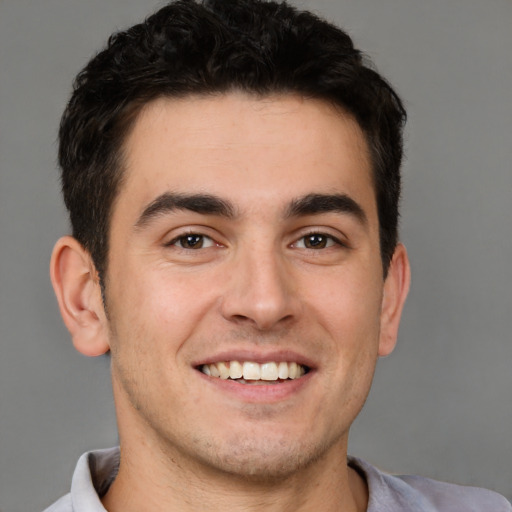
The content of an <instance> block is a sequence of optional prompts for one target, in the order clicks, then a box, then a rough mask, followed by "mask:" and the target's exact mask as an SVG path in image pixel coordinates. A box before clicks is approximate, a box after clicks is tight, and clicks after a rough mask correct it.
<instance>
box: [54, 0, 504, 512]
mask: <svg viewBox="0 0 512 512" xmlns="http://www.w3.org/2000/svg"><path fill="white" fill-rule="evenodd" d="M404 120H405V111H404V109H403V106H402V104H401V101H400V99H399V98H398V96H397V95H396V93H395V92H394V91H393V90H392V88H391V87H390V86H389V85H388V84H387V82H386V81H385V80H384V79H383V78H382V77H381V76H380V75H378V74H377V73H376V72H375V71H374V70H372V69H371V68H370V67H369V66H368V65H366V64H365V62H364V61H363V59H362V58H361V55H360V53H359V52H358V51H357V50H356V49H354V47H353V45H352V41H351V40H350V38H349V37H348V36H347V35H346V34H345V33H344V32H342V31H341V30H339V29H337V28H335V27H333V26H332V25H329V24H327V23H326V22H324V21H322V20H320V19H318V18H316V17H315V16H313V15H311V14H309V13H306V12H298V11H296V10H294V9H293V8H291V7H290V6H288V5H286V4H276V3H265V2H263V3H262V2H258V1H244V0H239V1H234V0H233V1H232V0H229V1H226V0H217V1H209V2H205V3H204V4H199V3H196V2H194V1H182V2H176V3H172V4H169V5H168V6H166V7H164V8H162V9H161V10H160V11H159V12H157V13H156V14H155V15H153V16H152V17H150V18H149V19H148V20H147V21H146V22H144V23H142V24H140V25H136V26H134V27H132V28H131V29H129V30H127V31H125V32H122V33H119V34H117V35H115V36H113V37H112V38H111V39H110V41H109V44H108V46H107V48H106V49H105V50H104V51H102V52H101V53H100V54H98V55H97V56H96V57H95V58H94V59H93V60H92V61H91V62H90V63H89V64H88V65H87V67H86V68H85V69H84V70H83V71H82V72H81V73H80V75H79V76H78V78H77V80H76V83H75V89H74V92H73V96H72V98H71V100H70V102H69V104H68V107H67V109H66V112H65V113H64V116H63V120H62V123H61V129H60V150H59V160H60V165H61V167H62V184H63V192H64V199H65V202H66V206H67V208H68V210H69V212H70V217H71V222H72V227H73V237H70V236H68V237H64V238H62V239H61V240H59V241H58V242H57V244H56V246H55V249H54V252H53V255H52V262H51V276H52V282H53V284H54V288H55V291H56V294H57V298H58V301H59V306H60V309H61V312H62V316H63V319H64V322H65V323H66V325H67V327H68V329H69V330H70V332H71V335H72V338H73V342H74V344H75V347H76V348H77V349H78V350H79V351H80V352H82V353H84V354H87V355H100V354H104V353H106V352H110V354H111V371H112V382H113V391H114V398H115V403H116V412H117V418H118V426H119V437H120V448H119V449H112V450H106V451H100V452H91V453H89V454H85V455H84V456H83V457H82V458H81V459H80V461H79V462H78V465H77V469H76V471H75V474H74V477H73V483H72V489H71V493H70V494H69V495H67V496H65V497H63V498H62V499H61V500H59V501H58V502H57V503H55V504H54V505H53V506H52V507H50V508H49V509H48V510H49V511H53V512H55V511H71V510H73V511H80V512H82V511H101V510H108V511H110V512H116V511H120V510H123V511H125V512H128V511H132V510H133V511H141V510H152V511H159V510H166V511H198V510H213V511H215V510H226V509H229V510H251V511H259V510H265V511H286V510H294V511H326V512H329V511H344V512H355V511H365V510H368V511H370V512H376V511H386V510H389V511H402V510H403V511H411V510H418V511H448V510H450V511H455V510H457V511H458V510H460V511H462V510H465V511H466V510H478V511H490V510H492V511H505V510H511V507H510V505H509V504H508V503H507V502H506V500H505V499H504V498H502V497H500V496H499V495H496V494H495V493H492V492H491V491H486V490H482V489H475V488H463V487H460V486H455V485H450V484H443V483H439V482H433V481H431V480H428V479H423V478H418V477H393V476H390V475H385V474H383V473H381V472H379V471H378V470H377V469H376V468H374V467H372V466H370V465H369V464H367V463H365V462H363V461H361V460H358V459H353V458H347V443H348V433H349V429H350V426H351V424H352V422H353V421H354V419H355V418H356V416H357V414H358V413H359V411H360V410H361V408H362V406H363V404H364V401H365V399H366V396H367V394H368V392H369V389H370V385H371V380H372V377H373V373H374V369H375V364H376V360H377V358H378V357H379V356H385V355H387V354H389V353H390V352H391V351H392V350H393V348H394V345H395V342H396V337H397V331H398V325H399V321H400V315H401V311H402V306H403V303H404V301H405V298H406V295H407V291H408V286H409V263H408V259H407V254H406V251H405V248H404V246H403V245H402V244H401V243H399V242H398V235H397V219H398V200H399V195H400V164H401V158H402V128H403V123H404Z"/></svg>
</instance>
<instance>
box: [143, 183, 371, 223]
mask: <svg viewBox="0 0 512 512" xmlns="http://www.w3.org/2000/svg"><path fill="white" fill-rule="evenodd" d="M178 210H189V211H192V212H195V213H199V214H202V215H215V216H220V217H225V218H227V219H233V218H234V217H235V216H236V214H235V208H234V206H233V205H232V203H231V202H229V201H226V200H225V199H221V198H220V197H217V196H214V195H211V194H182V193H171V192H165V193H164V194H161V195H160V196H158V197H157V198H156V199H155V200H154V201H152V202H151V203H150V204H149V205H148V206H147V207H146V208H145V209H144V211H143V212H142V214H141V215H140V217H139V218H138V219H137V222H136V223H135V227H136V228H138V229H140V228H143V227H144V226H146V225H147V224H149V222H150V221H151V220H153V219H155V218H157V217H160V216H162V215H165V214H168V213H173V212H176V211H178ZM329 212H336V213H346V214H349V215H352V216H354V217H355V218H356V219H357V220H359V222H361V223H362V224H364V225H366V224H367V223H368V219H367V216H366V214H365V212H364V210H363V208H362V207H361V206H360V205H359V204H358V203H357V202H356V201H355V200H354V199H352V198H351V197H349V196H348V195H346V194H308V195H306V196H303V197H299V198H297V199H293V200H292V201H291V202H290V203H289V205H288V207H287V208H286V210H285V215H284V216H285V218H290V217H301V216H305V215H319V214H322V213H329Z"/></svg>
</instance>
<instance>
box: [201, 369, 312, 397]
mask: <svg viewBox="0 0 512 512" xmlns="http://www.w3.org/2000/svg"><path fill="white" fill-rule="evenodd" d="M196 371H197V373H198V374H199V375H200V377H201V378H203V379H204V380H205V381H206V382H207V383H209V384H210V385H212V386H215V387H216V388H217V389H218V390H219V391H221V392H223V393H227V394H229V395H232V396H233V397H234V398H238V399H239V400H242V401H245V402H250V403H258V402H259V403H273V402H280V401H283V400H286V399H289V398H291V397H292V396H294V395H296V394H297V393H299V391H300V390H301V389H302V388H303V387H304V386H305V385H306V384H308V383H309V382H310V380H311V378H312V376H313V374H314V372H313V371H311V370H310V371H309V372H308V373H306V374H305V375H303V376H302V377H300V378H298V379H293V380H286V381H284V382H280V383H279V384H263V383H262V381H258V384H241V383H239V382H236V381H234V380H231V379H221V378H219V377H209V376H208V375H205V374H204V373H202V372H201V371H200V370H196ZM263 382H264V381H263Z"/></svg>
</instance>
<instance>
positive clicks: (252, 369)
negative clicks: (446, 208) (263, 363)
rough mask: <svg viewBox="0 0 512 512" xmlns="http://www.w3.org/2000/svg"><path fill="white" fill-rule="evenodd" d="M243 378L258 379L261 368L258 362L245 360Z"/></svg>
mask: <svg viewBox="0 0 512 512" xmlns="http://www.w3.org/2000/svg"><path fill="white" fill-rule="evenodd" d="M243 369H244V379H245V380H260V378H261V370H260V365H259V364H258V363H251V362H249V361H246V362H245V363H244V365H243Z"/></svg>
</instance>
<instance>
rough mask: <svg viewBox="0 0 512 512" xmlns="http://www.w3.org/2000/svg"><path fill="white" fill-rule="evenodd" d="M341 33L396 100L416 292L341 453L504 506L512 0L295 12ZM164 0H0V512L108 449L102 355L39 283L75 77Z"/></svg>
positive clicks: (62, 222)
mask: <svg viewBox="0 0 512 512" xmlns="http://www.w3.org/2000/svg"><path fill="white" fill-rule="evenodd" d="M296 3H297V4H298V5H302V6H305V7H308V8H311V9H313V10H315V11H317V12H319V13H322V14H323V15H325V16H326V17H327V18H329V19H331V20H334V21H336V22H338V23H340V24H341V25H342V26H345V27H346V28H347V29H348V31H349V32H350V33H351V34H352V35H353V36H354V38H355V41H356V43H357V44H358V45H359V46H360V47H362V48H364V49H365V50H366V52H367V53H368V54H369V55H370V56H371V57H372V58H373V59H374V60H375V62H376V63H377V66H378V68H379V69H380V70H381V71H382V72H383V73H384V74H385V75H386V76H387V77H388V78H389V79H390V80H391V82H392V83H393V84H394V85H395V86H396V87H397V89H398V90H399V92H400V93H401V94H402V96H403V97H404V99H405V101H406V103H407V106H408V109H409V112H410V121H409V125H408V129H407V155H408V156H407V161H406V164H405V168H404V180H405V197H404V204H403V206H404V208H403V222H402V238H403V239H404V240H405V242H406V244H407V246H408V248H409V252H410V257H411V260H412V268H413V285H412V290H411V295H410V298H409V301H408V305H407V307H406V311H405V318H404V320H403V324H402V329H401V332H400V339H399V345H398V347H397V350H396V351H395V353H394V355H392V356H391V357H389V358H387V359H384V360H382V361H380V363H379V367H378V371H377V376H376V379H375V383H374V389H373V391H372V393H371V395H370V398H369V401H368V403H367V406H366V408H365V410H364V412H363V414H362V415H361V417H360V418H359V419H358V420H357V423H356V426H355V428H354V429H353V434H352V439H351V447H350V448H351V449H350V451H351V452H352V453H354V454H357V455H358V456H360V457H363V458H366V459H368V460H369V461H371V462H373V463H376V464H377V465H379V466H381V467H382V468H384V469H388V470H391V471H395V472H407V473H420V474H423V475H428V476H431V477H435V478H439V479H445V480H449V481H454V482H459V483H466V484H478V485H481V486H486V487H490V488H493V489H496V490H498V491H500V492H501V493H503V494H505V495H506V496H507V497H508V498H509V499H510V498H512V469H511V461H512V441H511V435H512V371H511V370H510V366H511V363H512V343H511V332H512V271H511V263H512V222H511V219H512V200H511V199H512V170H511V166H512V164H511V162H512V150H511V148H512V136H511V125H512V2H510V0H485V1H483V0H428V1H425V0H357V1H356V0H351V1H349V0H330V1H329V0H311V1H305V0H304V1H302V2H300V3H299V2H298V1H297V2H296ZM159 4H161V2H155V1H151V0H146V1H143V0H88V1H83V0H60V1H59V0H44V1H35V0H0V65H1V70H0V101H1V103H0V105H1V111H0V141H1V142H0V143H1V147H0V179H1V186H0V250H1V255H0V342H1V357H0V509H1V510H2V511H3V512H27V511H30V510H32V511H37V510H41V509H42V508H44V507H45V506H46V505H48V504H49V503H50V502H51V501H53V500H54V499H56V498H57V497H58V496H59V495H60V494H63V493H65V492H67V490H68V488H69V480H70V476H71V473H72V470H73V467H74V464H75V461H76V459H77V458H78V456H79V455H80V454H81V453H82V452H83V451H85V450H88V449H91V448H98V447H105V446H110V445H112V444H114V443H116V431H115V419H114V413H113V404H112V399H111V391H110V383H109V376H108V361H107V360H106V359H105V358H99V359H88V358H86V357H83V356H80V355H79V354H77V353H75V351H74V349H73V347H72V345H71V343H70V341H69V338H68V335H67V332H66V331H65V329H64V327H63V326H62V325H61V321H60V317H59V314H58V311H57V306H56V303H55V301H54V298H53V294H52V290H51V287H50V282H49V279H48V271H47V268H48V259H49V255H50V251H51V248H52V245H53V242H54V241H55V240H56V238H57V237H58V236H60V235H61V234H63V233H65V232H67V221H66V217H65V214H64V209H63V206H62V204H61V200H60V197H59V191H58V177H57V171H56V168H55V152H56V145H55V139H56V131H57V125H58V119H59V116H60V113H61V112H62V109H63V107H64V104H65V102H66V100H67V97H68V94H69V91H70V84H71V80H72V78H73V76H74V75H75V74H76V72H77V71H78V70H79V69H80V68H81V67H82V65H84V64H85V62H86V60H87V59H88V58H89V57H90V56H91V55H92V54H93V53H94V52H95V51H96V50H98V49H99V47H100V46H101V45H102V44H103V42H104V41H105V39H106V37H107V36H108V35H109V34H110V33H111V32H112V31H113V30H115V29H121V28H124V27H126V26H127V25H128V24H131V23H133V22H135V21H138V20H139V19H141V18H142V17H143V16H144V15H145V14H148V13H149V12H150V11H151V10H152V9H153V8H154V7H155V6H157V5H159Z"/></svg>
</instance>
